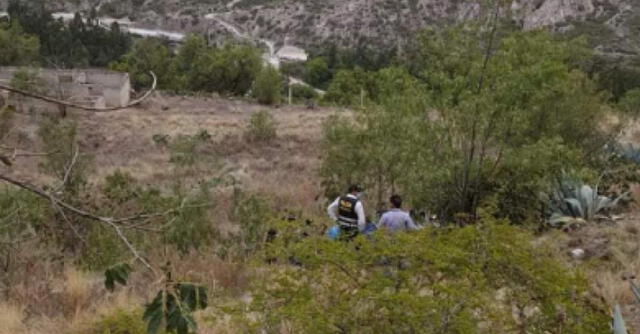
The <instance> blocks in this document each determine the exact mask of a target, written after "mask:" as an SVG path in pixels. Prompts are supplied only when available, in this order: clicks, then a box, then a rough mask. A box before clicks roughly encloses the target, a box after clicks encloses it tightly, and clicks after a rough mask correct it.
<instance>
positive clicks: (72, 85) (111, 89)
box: [0, 67, 131, 108]
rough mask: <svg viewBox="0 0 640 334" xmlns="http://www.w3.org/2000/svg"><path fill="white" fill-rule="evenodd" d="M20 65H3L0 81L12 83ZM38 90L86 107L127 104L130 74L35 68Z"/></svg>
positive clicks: (129, 94)
mask: <svg viewBox="0 0 640 334" xmlns="http://www.w3.org/2000/svg"><path fill="white" fill-rule="evenodd" d="M20 70H21V69H20V68H17V67H0V83H2V84H5V85H11V81H12V79H13V78H14V76H15V74H16V73H17V72H18V71H20ZM28 71H33V73H34V74H35V75H34V77H35V78H36V80H37V86H38V87H37V90H38V92H39V93H41V94H43V95H47V96H50V97H54V98H57V99H60V100H64V101H68V102H73V103H77V104H82V105H85V106H90V107H95V108H104V107H124V106H126V105H127V104H129V100H130V98H131V83H130V81H129V74H127V73H122V72H114V71H107V70H102V69H78V70H56V69H35V70H31V69H29V70H28Z"/></svg>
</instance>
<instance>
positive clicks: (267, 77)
mask: <svg viewBox="0 0 640 334" xmlns="http://www.w3.org/2000/svg"><path fill="white" fill-rule="evenodd" d="M281 91H282V77H281V76H280V72H278V70H277V69H275V68H274V67H271V66H269V67H266V68H264V69H263V70H262V71H260V73H258V76H257V77H256V81H255V82H254V84H253V96H255V98H256V99H257V100H258V102H260V103H262V104H278V103H280V98H281Z"/></svg>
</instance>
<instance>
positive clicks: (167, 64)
mask: <svg viewBox="0 0 640 334" xmlns="http://www.w3.org/2000/svg"><path fill="white" fill-rule="evenodd" d="M110 67H111V69H113V70H117V71H123V72H129V75H130V76H131V81H132V84H133V86H134V87H135V88H137V89H139V88H142V87H149V86H150V85H151V83H152V80H153V78H152V77H151V75H150V74H149V72H150V71H153V72H154V73H155V74H156V76H157V77H158V87H159V88H160V89H169V90H171V89H175V88H176V87H177V86H178V82H177V80H176V74H175V70H174V68H173V66H172V57H171V53H170V51H169V49H167V47H166V46H165V45H164V44H162V42H161V41H159V40H157V39H153V38H145V39H142V40H140V41H138V42H137V43H136V44H135V45H134V46H133V48H132V49H131V51H129V53H127V54H126V55H125V56H124V57H123V59H122V60H121V61H119V62H115V63H112V64H111V65H110Z"/></svg>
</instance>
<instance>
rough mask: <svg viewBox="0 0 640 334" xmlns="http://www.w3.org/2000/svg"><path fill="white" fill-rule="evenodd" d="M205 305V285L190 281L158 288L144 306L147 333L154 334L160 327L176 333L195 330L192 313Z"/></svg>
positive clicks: (183, 333) (205, 306)
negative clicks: (150, 300)
mask: <svg viewBox="0 0 640 334" xmlns="http://www.w3.org/2000/svg"><path fill="white" fill-rule="evenodd" d="M207 305H208V301H207V290H206V288H205V287H203V286H199V285H194V284H191V283H175V284H172V285H170V286H168V287H167V288H165V289H163V290H160V291H159V292H158V294H157V295H156V297H155V298H154V299H153V301H152V302H151V303H150V304H147V305H146V306H145V311H144V315H143V319H144V320H145V321H146V322H147V333H148V334H156V333H159V331H160V330H161V329H165V330H166V331H167V332H170V333H176V334H189V333H194V332H197V329H198V328H197V325H196V322H195V320H194V319H193V314H192V313H193V312H195V311H197V310H201V309H205V308H207ZM163 327H164V328H163Z"/></svg>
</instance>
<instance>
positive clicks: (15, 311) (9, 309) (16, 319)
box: [0, 304, 26, 334]
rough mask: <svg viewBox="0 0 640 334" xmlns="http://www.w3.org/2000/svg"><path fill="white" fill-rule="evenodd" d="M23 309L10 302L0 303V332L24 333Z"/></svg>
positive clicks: (0, 333) (5, 333)
mask: <svg viewBox="0 0 640 334" xmlns="http://www.w3.org/2000/svg"><path fill="white" fill-rule="evenodd" d="M24 319H25V314H24V309H23V308H21V307H18V306H14V305H10V304H0V334H18V333H25V332H26V328H25V326H24V323H23V321H24Z"/></svg>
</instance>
